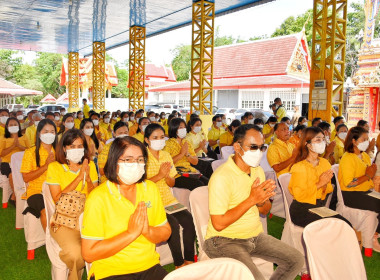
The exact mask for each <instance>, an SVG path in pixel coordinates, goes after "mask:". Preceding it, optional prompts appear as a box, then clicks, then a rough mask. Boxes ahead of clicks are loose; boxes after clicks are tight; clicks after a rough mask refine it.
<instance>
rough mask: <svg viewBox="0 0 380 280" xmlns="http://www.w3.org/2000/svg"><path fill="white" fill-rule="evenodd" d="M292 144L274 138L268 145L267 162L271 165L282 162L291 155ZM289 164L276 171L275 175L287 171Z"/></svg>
mask: <svg viewBox="0 0 380 280" xmlns="http://www.w3.org/2000/svg"><path fill="white" fill-rule="evenodd" d="M293 150H294V145H293V144H292V143H289V141H288V142H284V141H281V140H280V139H278V138H276V139H274V141H273V143H272V144H270V145H269V148H268V152H267V159H268V163H269V165H270V166H271V167H273V165H276V164H279V163H281V162H284V161H285V160H287V159H289V158H290V157H291V156H292V153H293ZM289 170H290V165H289V166H288V167H286V168H284V169H283V170H281V171H280V172H278V173H276V175H277V177H278V176H280V175H282V174H284V173H289Z"/></svg>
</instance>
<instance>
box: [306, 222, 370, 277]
mask: <svg viewBox="0 0 380 280" xmlns="http://www.w3.org/2000/svg"><path fill="white" fill-rule="evenodd" d="M316 236H318V238H315V237H316ZM303 238H304V240H305V244H306V247H307V258H308V260H309V267H310V274H311V278H312V279H313V280H336V279H345V280H357V279H361V280H363V279H367V276H366V271H365V267H364V263H363V258H362V255H361V253H360V247H359V244H358V241H357V239H356V234H355V232H354V230H353V229H352V228H351V227H350V226H349V225H348V224H347V223H346V222H344V221H342V220H340V219H336V218H330V219H322V220H318V221H315V222H313V223H310V224H308V225H307V226H306V227H305V229H304V231H303Z"/></svg>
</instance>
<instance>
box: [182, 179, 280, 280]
mask: <svg viewBox="0 0 380 280" xmlns="http://www.w3.org/2000/svg"><path fill="white" fill-rule="evenodd" d="M190 207H191V212H192V214H193V220H194V225H195V232H196V234H197V239H198V245H199V248H198V251H199V255H198V260H199V261H203V260H208V259H209V257H208V256H207V255H206V253H205V252H204V250H203V244H204V241H205V240H204V237H205V235H206V231H207V225H208V220H209V219H210V214H209V209H208V187H207V186H205V187H199V188H196V189H195V190H193V191H192V192H191V193H190ZM260 219H261V221H262V223H263V221H264V220H265V222H264V223H263V228H264V231H265V232H266V217H260ZM252 261H253V262H254V263H255V265H256V266H257V267H258V269H259V270H260V271H261V273H262V274H263V275H264V277H265V278H266V279H269V278H270V276H271V275H272V274H273V264H272V263H270V262H267V261H265V260H263V259H259V258H255V257H252ZM214 279H215V278H214ZM230 279H239V278H235V277H234V278H230Z"/></svg>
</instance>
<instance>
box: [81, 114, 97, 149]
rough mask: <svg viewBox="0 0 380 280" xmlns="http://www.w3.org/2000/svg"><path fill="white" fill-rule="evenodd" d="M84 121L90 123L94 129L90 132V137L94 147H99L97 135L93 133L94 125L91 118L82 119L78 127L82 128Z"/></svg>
mask: <svg viewBox="0 0 380 280" xmlns="http://www.w3.org/2000/svg"><path fill="white" fill-rule="evenodd" d="M86 123H92V127H93V128H94V131H93V132H92V134H91V136H90V137H91V139H92V141H94V143H95V147H96V149H99V140H98V137H96V134H95V125H94V123H93V122H92V120H91V119H83V120H82V121H81V122H80V126H79V128H80V130H83V129H84V126H85V125H86Z"/></svg>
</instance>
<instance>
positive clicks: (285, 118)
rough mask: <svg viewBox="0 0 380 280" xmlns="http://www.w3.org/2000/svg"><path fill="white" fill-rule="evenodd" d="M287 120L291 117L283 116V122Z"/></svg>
mask: <svg viewBox="0 0 380 280" xmlns="http://www.w3.org/2000/svg"><path fill="white" fill-rule="evenodd" d="M287 121H290V119H289V117H283V118H282V119H281V122H287Z"/></svg>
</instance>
